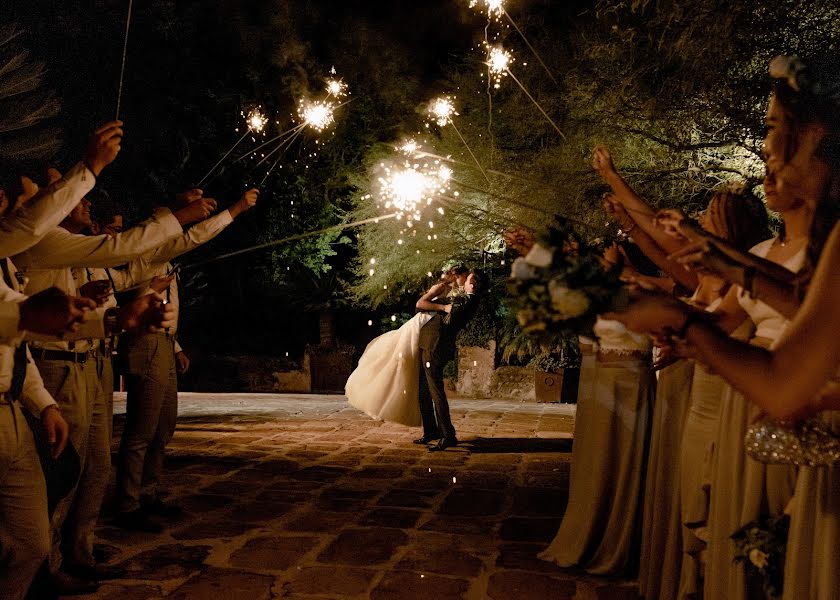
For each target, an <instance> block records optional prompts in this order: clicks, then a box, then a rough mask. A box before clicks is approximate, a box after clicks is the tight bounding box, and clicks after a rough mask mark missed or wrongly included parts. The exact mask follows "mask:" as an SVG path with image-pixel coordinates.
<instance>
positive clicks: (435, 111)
mask: <svg viewBox="0 0 840 600" xmlns="http://www.w3.org/2000/svg"><path fill="white" fill-rule="evenodd" d="M429 113H431V115H432V116H433V117H434V118H435V120H436V121H437V124H438V125H440V126H441V127H444V126H446V125H448V124H449V123H451V122H452V116H453V115H457V114H458V113H457V112H455V105H454V104H453V103H452V98H448V97H446V96H442V97H440V98H437V99H435V100H432V103H431V104H430V105H429Z"/></svg>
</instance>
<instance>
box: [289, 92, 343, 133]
mask: <svg viewBox="0 0 840 600" xmlns="http://www.w3.org/2000/svg"><path fill="white" fill-rule="evenodd" d="M334 112H335V105H334V104H333V103H332V102H328V101H326V100H301V101H300V108H299V109H298V115H300V118H301V119H303V122H304V124H306V125H308V126H309V127H312V128H313V129H315V130H316V131H318V132H321V131H323V130H324V129H326V128H327V127H329V126H330V125H331V124H332V123H333V121H335V116H334V114H333V113H334Z"/></svg>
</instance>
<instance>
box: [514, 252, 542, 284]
mask: <svg viewBox="0 0 840 600" xmlns="http://www.w3.org/2000/svg"><path fill="white" fill-rule="evenodd" d="M510 276H511V277H513V278H515V279H519V280H520V281H525V280H527V279H534V278H535V277H536V276H537V271H536V269H534V267H532V266H531V265H529V264H528V263H527V262H526V261H525V259H524V258H522V257H521V256H520V257H519V258H517V259H516V260H515V261H513V265H511V267H510Z"/></svg>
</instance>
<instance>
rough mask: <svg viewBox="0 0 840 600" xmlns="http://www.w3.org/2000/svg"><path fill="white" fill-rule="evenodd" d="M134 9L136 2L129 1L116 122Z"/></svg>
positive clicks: (118, 116) (118, 114)
mask: <svg viewBox="0 0 840 600" xmlns="http://www.w3.org/2000/svg"><path fill="white" fill-rule="evenodd" d="M133 8H134V0H128V16H127V17H126V19H125V38H124V39H123V51H122V62H121V64H120V83H119V87H118V88H117V114H116V116H115V117H114V120H115V121H118V120H119V118H120V103H121V101H122V90H123V79H124V78H125V57H126V55H127V54H128V32H129V29H130V28H131V12H132V9H133Z"/></svg>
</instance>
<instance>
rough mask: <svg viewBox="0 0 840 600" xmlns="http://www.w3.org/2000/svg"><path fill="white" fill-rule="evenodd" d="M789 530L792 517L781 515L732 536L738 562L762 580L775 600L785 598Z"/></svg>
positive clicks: (766, 518)
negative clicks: (783, 596)
mask: <svg viewBox="0 0 840 600" xmlns="http://www.w3.org/2000/svg"><path fill="white" fill-rule="evenodd" d="M789 527H790V517H788V516H787V515H779V516H777V517H764V518H761V519H759V520H757V521H752V522H751V523H747V524H746V525H744V526H743V527H742V528H741V529H739V530H738V531H736V532H735V533H733V534H732V540H733V541H734V542H735V558H734V560H735V562H741V563H744V565H745V567H746V569H747V572H748V573H749V572H752V573H755V574H757V575H758V576H759V577H761V579H762V581H763V584H764V591H765V592H766V593H767V595H768V596H769V597H772V598H781V596H782V589H783V585H784V575H785V549H786V548H787V538H788V529H789Z"/></svg>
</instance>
